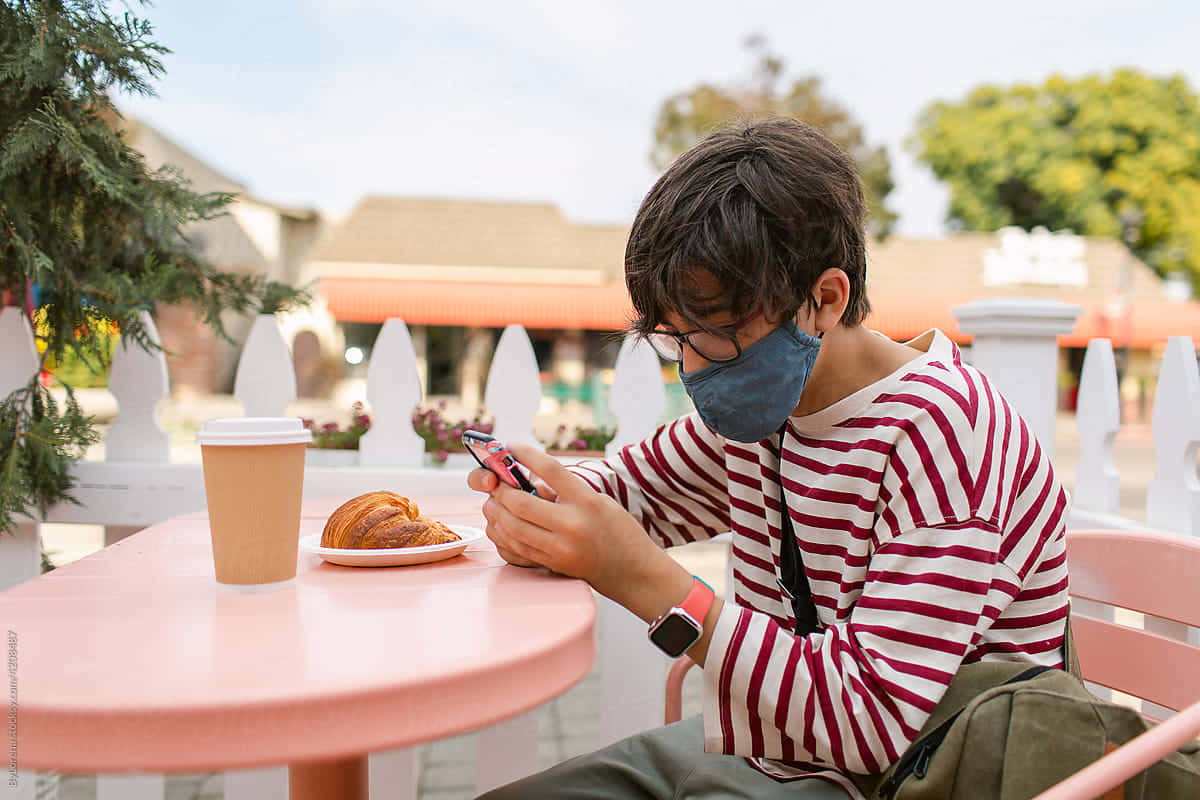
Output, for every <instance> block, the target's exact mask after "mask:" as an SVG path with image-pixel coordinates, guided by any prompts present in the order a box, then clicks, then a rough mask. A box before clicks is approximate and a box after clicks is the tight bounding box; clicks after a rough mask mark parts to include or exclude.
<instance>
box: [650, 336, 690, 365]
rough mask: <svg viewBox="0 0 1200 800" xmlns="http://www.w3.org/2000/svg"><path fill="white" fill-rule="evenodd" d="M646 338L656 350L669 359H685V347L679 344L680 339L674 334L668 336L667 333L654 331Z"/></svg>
mask: <svg viewBox="0 0 1200 800" xmlns="http://www.w3.org/2000/svg"><path fill="white" fill-rule="evenodd" d="M646 338H647V339H648V340H649V341H650V346H651V347H653V348H654V352H656V353H658V354H659V355H660V356H662V357H663V358H665V359H666V360H667V361H681V360H682V359H683V349H682V348H681V347H680V346H679V340H678V339H676V338H675V337H674V336H668V335H667V334H665V333H652V334H650V335H649V336H647V337H646Z"/></svg>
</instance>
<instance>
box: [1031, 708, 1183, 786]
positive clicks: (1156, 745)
mask: <svg viewBox="0 0 1200 800" xmlns="http://www.w3.org/2000/svg"><path fill="white" fill-rule="evenodd" d="M1198 736H1200V702H1197V703H1193V704H1192V705H1190V706H1188V707H1187V708H1185V709H1183V710H1182V711H1180V712H1179V713H1178V714H1176V715H1174V716H1173V717H1170V718H1168V719H1167V720H1165V721H1163V722H1162V723H1160V724H1158V725H1156V726H1154V727H1153V728H1151V729H1150V730H1148V731H1146V732H1145V733H1143V734H1141V735H1140V736H1138V737H1136V738H1134V739H1131V740H1130V741H1128V742H1126V743H1125V744H1124V745H1122V746H1121V747H1118V748H1117V749H1116V750H1114V751H1112V752H1111V753H1109V754H1108V755H1106V756H1104V757H1103V758H1100V759H1098V760H1097V761H1094V762H1093V763H1091V764H1090V765H1088V766H1087V767H1084V768H1083V769H1081V770H1080V771H1079V772H1076V773H1075V774H1074V775H1072V776H1071V777H1069V778H1067V779H1066V780H1064V781H1062V782H1060V783H1059V784H1057V785H1056V786H1052V787H1051V788H1049V789H1047V790H1046V791H1044V792H1042V793H1041V794H1039V795H1038V796H1037V797H1035V798H1034V800H1090V798H1094V797H1099V796H1101V795H1103V794H1104V793H1105V792H1107V791H1108V790H1109V789H1112V788H1113V787H1115V786H1119V785H1120V784H1122V783H1124V782H1125V781H1127V780H1128V779H1129V778H1132V777H1133V776H1134V775H1137V774H1138V773H1139V772H1141V771H1143V770H1145V769H1146V768H1147V767H1149V766H1150V765H1151V764H1153V763H1154V762H1155V761H1158V760H1159V759H1160V758H1162V757H1163V756H1165V755H1166V754H1167V753H1170V752H1171V751H1172V750H1175V749H1176V748H1178V747H1181V746H1183V745H1184V744H1187V743H1188V742H1190V741H1192V740H1193V739H1195V738H1197V737H1198Z"/></svg>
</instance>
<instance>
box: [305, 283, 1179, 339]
mask: <svg viewBox="0 0 1200 800" xmlns="http://www.w3.org/2000/svg"><path fill="white" fill-rule="evenodd" d="M320 292H321V293H322V294H323V295H324V296H325V299H326V302H327V303H328V306H329V310H330V312H331V313H332V314H333V316H334V318H335V319H337V320H339V321H341V322H383V321H384V320H386V319H387V318H389V317H399V318H401V319H403V320H404V321H405V322H406V323H408V324H410V325H463V326H478V327H503V326H504V325H508V324H511V323H516V324H519V325H524V326H525V327H526V328H566V329H579V330H605V331H616V330H623V329H624V328H625V327H626V326H627V324H628V322H629V320H630V318H631V317H632V315H633V306H632V304H630V302H629V295H628V294H627V293H626V291H625V287H624V286H623V285H620V284H609V285H605V286H571V285H538V284H514V283H469V282H461V283H460V282H450V281H406V280H399V279H387V278H337V277H329V278H323V279H322V280H321V288H320ZM976 299H979V298H978V297H958V296H951V295H937V294H929V293H925V294H916V293H914V294H904V295H900V294H877V295H872V296H871V305H872V308H873V310H872V313H871V315H870V316H869V317H867V325H868V326H869V327H871V328H873V329H875V330H877V331H880V332H881V333H884V334H886V335H888V336H890V337H892V338H893V339H899V340H905V339H911V338H913V337H915V336H918V335H920V334H921V333H923V332H925V331H927V330H929V329H930V328H940V329H941V330H942V331H943V332H944V333H946V335H947V336H949V337H950V338H952V339H954V340H955V341H958V342H966V341H969V340H970V337H969V336H965V335H964V334H963V333H962V331H961V330H959V327H958V322H957V320H956V319H955V317H954V314H953V313H952V312H951V309H952V308H954V307H955V306H958V305H963V304H966V303H969V302H971V301H972V300H976ZM1059 299H1061V300H1062V301H1063V302H1067V303H1075V304H1077V305H1080V306H1083V309H1084V311H1083V314H1081V315H1080V317H1079V319H1078V321H1077V322H1076V325H1075V330H1074V331H1073V332H1072V333H1070V334H1068V335H1066V336H1061V337H1059V343H1060V344H1062V345H1064V346H1068V347H1084V346H1086V345H1087V343H1088V341H1089V340H1091V339H1093V338H1098V337H1104V338H1108V339H1111V340H1112V341H1113V344H1114V345H1116V346H1118V347H1120V346H1123V345H1125V344H1126V343H1128V345H1129V346H1131V347H1138V348H1145V347H1151V346H1153V345H1156V344H1161V343H1163V342H1165V341H1166V340H1167V338H1168V337H1170V336H1191V337H1192V338H1193V339H1196V340H1197V341H1200V303H1197V302H1188V303H1172V302H1169V301H1167V300H1165V299H1164V300H1155V301H1139V302H1136V303H1134V305H1133V308H1132V310H1131V313H1130V314H1129V315H1128V317H1122V316H1117V317H1113V316H1111V315H1110V314H1109V311H1108V309H1107V308H1106V307H1105V306H1103V305H1100V304H1097V303H1095V302H1094V301H1086V300H1082V299H1080V298H1073V297H1070V296H1062V297H1060V298H1059Z"/></svg>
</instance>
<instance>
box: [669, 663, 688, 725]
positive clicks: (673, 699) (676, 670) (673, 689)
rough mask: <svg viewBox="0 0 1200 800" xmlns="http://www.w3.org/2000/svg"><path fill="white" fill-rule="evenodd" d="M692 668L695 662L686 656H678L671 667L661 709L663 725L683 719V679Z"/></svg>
mask: <svg viewBox="0 0 1200 800" xmlns="http://www.w3.org/2000/svg"><path fill="white" fill-rule="evenodd" d="M694 666H696V662H695V661H692V659H690V658H688V657H687V656H680V657H679V658H677V659H675V663H674V664H672V665H671V671H670V672H668V673H667V685H666V702H665V703H664V709H663V712H664V713H663V724H664V725H670V724H671V723H672V722H679V720H680V719H681V718H682V717H683V677H684V676H685V675H687V671H688V670H689V669H691V668H692V667H694Z"/></svg>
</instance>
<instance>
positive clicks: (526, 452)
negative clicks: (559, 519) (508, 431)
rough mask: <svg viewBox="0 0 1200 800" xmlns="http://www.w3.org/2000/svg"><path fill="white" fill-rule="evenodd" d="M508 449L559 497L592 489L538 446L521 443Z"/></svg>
mask: <svg viewBox="0 0 1200 800" xmlns="http://www.w3.org/2000/svg"><path fill="white" fill-rule="evenodd" d="M508 449H509V450H511V451H512V454H513V455H514V456H516V457H517V461H520V462H521V463H522V464H523V465H525V466H526V467H528V468H529V470H530V471H531V472H533V473H534V474H535V475H537V476H538V477H539V478H541V479H542V480H543V481H545V482H546V485H547V486H549V487H550V488H551V489H553V490H554V491H555V493H556V494H557V495H558V496H559V497H562V498H563V499H567V497H569V496H570V495H572V494H578V493H579V492H580V491H583V490H587V491H588V492H590V491H591V487H590V486H588V485H587V483H586V482H585V481H584V480H583V479H582V478H580V477H579V476H578V475H575V474H574V473H572V472H571V471H570V470H568V469H567V468H566V467H564V466H563V465H562V464H561V463H559V461H558V459H556V458H555V457H554V456H548V455H546V454H545V453H543V452H542V451H541V450H538V449H537V448H536V447H532V446H530V445H527V444H521V443H515V444H510V445H508Z"/></svg>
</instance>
